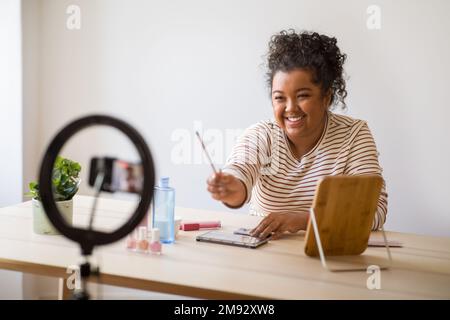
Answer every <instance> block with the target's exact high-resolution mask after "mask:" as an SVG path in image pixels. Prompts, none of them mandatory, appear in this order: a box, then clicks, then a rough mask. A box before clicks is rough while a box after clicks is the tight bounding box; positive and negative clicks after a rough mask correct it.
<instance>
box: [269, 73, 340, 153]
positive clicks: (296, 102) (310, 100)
mask: <svg viewBox="0 0 450 320" xmlns="http://www.w3.org/2000/svg"><path fill="white" fill-rule="evenodd" d="M330 98H331V95H330V94H328V95H324V94H323V93H322V90H321V87H320V85H317V84H315V83H314V82H313V81H312V74H311V72H310V71H308V70H305V69H295V70H292V71H288V72H283V71H278V72H276V73H275V75H274V76H273V80H272V105H273V112H274V116H275V119H276V121H277V123H278V125H279V126H280V127H281V128H282V129H283V130H284V131H285V132H286V134H287V136H288V138H289V140H290V141H291V142H292V143H293V144H294V146H296V147H300V149H302V148H301V144H304V145H305V146H304V147H305V148H307V147H308V144H311V143H313V142H314V141H316V140H317V139H319V137H320V135H321V133H322V130H323V128H324V124H325V119H326V112H327V110H328V107H329V105H330Z"/></svg>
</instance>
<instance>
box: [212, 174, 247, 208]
mask: <svg viewBox="0 0 450 320" xmlns="http://www.w3.org/2000/svg"><path fill="white" fill-rule="evenodd" d="M206 183H207V190H208V191H209V192H210V193H211V196H212V197H213V198H214V199H216V200H219V201H222V202H223V203H225V204H226V205H228V206H230V207H239V206H241V205H242V204H243V203H244V201H245V199H246V197H247V191H246V188H245V185H244V183H243V182H242V181H241V180H239V179H238V178H236V177H235V176H233V175H231V174H228V173H224V172H220V171H219V172H218V173H214V174H212V175H211V176H210V177H209V178H208V180H207V181H206Z"/></svg>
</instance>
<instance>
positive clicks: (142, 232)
mask: <svg viewBox="0 0 450 320" xmlns="http://www.w3.org/2000/svg"><path fill="white" fill-rule="evenodd" d="M138 230H139V237H138V241H137V249H138V251H139V252H141V253H147V252H148V246H149V244H148V240H147V227H139V229H138Z"/></svg>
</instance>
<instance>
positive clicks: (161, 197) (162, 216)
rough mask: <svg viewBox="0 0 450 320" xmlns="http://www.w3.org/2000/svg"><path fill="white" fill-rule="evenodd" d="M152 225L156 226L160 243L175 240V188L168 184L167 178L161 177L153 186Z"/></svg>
mask: <svg viewBox="0 0 450 320" xmlns="http://www.w3.org/2000/svg"><path fill="white" fill-rule="evenodd" d="M152 218H153V227H154V228H158V229H159V232H160V236H161V242H162V243H172V242H174V240H175V230H174V229H175V228H174V218H175V189H174V188H172V187H170V186H169V178H168V177H163V178H161V179H160V181H159V185H158V186H156V187H155V191H154V197H153V217H152Z"/></svg>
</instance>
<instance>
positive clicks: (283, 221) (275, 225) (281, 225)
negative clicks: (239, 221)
mask: <svg viewBox="0 0 450 320" xmlns="http://www.w3.org/2000/svg"><path fill="white" fill-rule="evenodd" d="M308 219H309V212H306V211H305V212H299V213H293V212H275V213H270V214H269V215H268V216H266V217H265V218H264V219H263V220H261V222H260V223H259V224H258V226H257V227H256V228H254V229H253V230H252V231H251V232H250V235H251V236H253V237H258V238H262V239H265V238H266V237H267V236H269V235H271V234H272V238H271V239H278V238H280V237H281V235H282V234H283V233H285V232H286V231H288V232H291V233H296V232H298V231H300V230H306V226H307V224H308Z"/></svg>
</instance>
